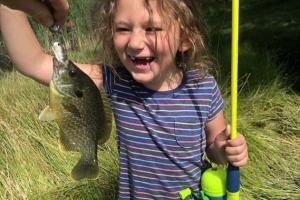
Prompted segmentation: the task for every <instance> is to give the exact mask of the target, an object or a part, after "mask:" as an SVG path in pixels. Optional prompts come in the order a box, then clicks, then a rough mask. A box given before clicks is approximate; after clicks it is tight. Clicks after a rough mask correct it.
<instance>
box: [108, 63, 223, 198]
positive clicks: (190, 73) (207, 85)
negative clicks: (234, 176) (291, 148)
mask: <svg viewBox="0 0 300 200" xmlns="http://www.w3.org/2000/svg"><path fill="white" fill-rule="evenodd" d="M103 80H104V81H103V82H104V83H103V84H104V88H105V90H106V92H107V94H108V95H109V96H110V98H111V101H112V107H113V111H114V116H115V120H116V127H117V141H118V149H119V155H120V158H119V159H120V176H119V199H120V200H128V199H131V200H132V199H138V200H140V199H141V200H143V199H164V200H168V199H170V200H176V199H180V198H179V191H181V190H183V189H185V188H190V189H192V191H194V192H196V191H198V190H199V180H200V176H201V166H202V165H203V162H204V158H203V156H204V152H205V148H206V138H205V131H204V128H205V124H206V123H207V122H208V121H210V120H212V119H213V118H214V117H215V116H216V115H217V114H218V113H219V112H220V111H222V110H223V107H224V104H223V99H222V97H221V95H220V91H219V88H218V86H217V83H216V81H215V79H214V78H213V76H211V75H207V76H206V77H204V78H203V77H201V76H200V73H199V71H198V70H196V69H195V70H187V71H185V72H184V77H183V81H182V83H181V85H180V86H179V87H178V88H176V89H174V90H171V91H164V92H158V91H153V90H150V89H148V88H145V87H144V86H143V85H141V84H139V83H137V82H136V81H134V80H133V78H132V77H131V75H130V74H129V73H128V72H127V71H126V70H125V69H123V68H120V69H118V71H117V75H116V74H114V73H113V72H112V71H111V69H110V68H109V67H107V66H104V67H103Z"/></svg>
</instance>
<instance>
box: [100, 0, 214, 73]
mask: <svg viewBox="0 0 300 200" xmlns="http://www.w3.org/2000/svg"><path fill="white" fill-rule="evenodd" d="M118 1H119V0H101V1H98V6H96V7H98V8H99V6H100V10H101V12H98V16H97V17H96V19H97V26H98V28H99V29H98V31H97V33H99V32H100V34H98V36H99V39H100V41H101V44H102V47H103V56H104V58H103V59H104V62H105V63H106V64H109V65H111V66H113V65H114V64H116V63H119V60H118V57H117V55H116V52H115V51H114V46H113V34H114V28H113V22H114V17H115V14H116V12H117V7H118ZM150 1H152V0H144V5H145V8H146V9H147V10H148V12H149V15H150V21H151V14H152V13H153V12H152V8H151V6H150V3H149V2H150ZM156 1H157V5H158V13H159V14H160V15H161V17H162V19H163V21H164V22H165V23H166V24H167V26H170V25H172V23H173V22H174V20H175V21H177V23H178V25H179V28H180V39H181V41H180V42H183V40H187V41H188V42H189V43H190V44H191V48H190V49H189V50H187V51H185V52H181V51H178V52H177V53H176V63H177V66H178V67H185V68H197V69H200V71H201V73H203V75H205V74H207V73H208V71H209V69H210V68H211V66H212V65H213V62H212V59H211V57H210V55H209V53H208V52H209V51H208V48H207V45H206V43H205V41H206V40H207V34H206V29H205V27H206V26H205V24H204V21H203V20H202V15H201V14H202V12H201V1H199V0H156ZM150 23H151V22H150Z"/></svg>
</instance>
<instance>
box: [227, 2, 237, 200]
mask: <svg viewBox="0 0 300 200" xmlns="http://www.w3.org/2000/svg"><path fill="white" fill-rule="evenodd" d="M238 47H239V0H232V35H231V132H230V139H235V138H236V137H237V99H238V55H239V52H238ZM226 186H227V200H238V199H239V191H240V170H239V168H238V167H234V166H232V165H231V164H229V165H228V168H227V178H226Z"/></svg>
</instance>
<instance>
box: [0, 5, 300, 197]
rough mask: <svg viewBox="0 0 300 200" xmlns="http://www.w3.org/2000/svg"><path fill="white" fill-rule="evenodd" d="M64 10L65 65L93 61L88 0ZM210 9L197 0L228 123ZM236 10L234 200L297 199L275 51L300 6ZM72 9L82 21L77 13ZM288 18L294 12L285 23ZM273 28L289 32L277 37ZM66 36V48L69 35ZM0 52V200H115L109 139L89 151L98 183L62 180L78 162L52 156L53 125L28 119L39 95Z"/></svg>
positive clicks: (219, 15) (288, 118)
mask: <svg viewBox="0 0 300 200" xmlns="http://www.w3.org/2000/svg"><path fill="white" fill-rule="evenodd" d="M70 2H71V6H72V7H71V11H72V13H71V16H72V18H71V19H72V20H78V21H76V23H78V24H79V25H78V26H76V33H77V37H76V38H77V41H78V44H79V46H78V48H77V49H75V50H74V51H71V50H70V58H71V59H73V60H75V61H79V62H90V61H93V62H100V61H101V56H99V55H101V49H99V44H98V43H97V41H95V40H94V39H93V36H92V35H93V31H90V32H89V30H90V28H91V26H90V24H89V23H86V22H87V21H88V19H89V16H88V15H89V14H88V13H89V12H87V10H88V6H90V5H91V3H92V2H93V1H92V0H89V1H87V4H85V5H84V3H82V2H81V1H78V2H77V1H75V0H71V1H70ZM212 2H213V1H206V6H207V7H206V8H207V10H206V11H207V14H208V16H209V21H208V23H209V25H210V28H211V29H210V31H211V33H213V34H212V37H211V39H212V47H213V51H212V53H213V55H214V57H215V58H216V61H217V63H218V70H217V71H218V73H217V79H218V80H219V82H220V88H221V90H222V93H223V95H224V99H225V103H226V113H225V114H226V118H227V119H228V121H229V120H230V87H229V83H230V35H229V33H230V28H229V25H230V23H229V21H230V19H229V17H230V16H229V14H230V9H228V5H227V4H220V3H219V4H218V3H212ZM241 2H242V4H241V9H242V13H241V39H240V57H239V102H238V103H239V104H238V106H239V108H238V109H239V110H238V129H239V131H240V132H242V133H243V134H244V135H245V136H246V139H247V142H248V147H249V157H250V159H249V163H248V165H247V166H245V167H243V168H242V169H241V199H243V200H254V199H262V200H281V199H291V200H298V199H300V157H299V152H300V96H299V93H297V91H294V90H293V89H292V85H291V83H292V82H291V79H292V77H291V76H290V74H287V73H286V71H285V67H286V66H287V63H289V64H290V62H288V61H287V60H285V59H282V57H280V56H281V55H282V54H280V52H284V51H288V49H293V48H294V46H296V45H297V44H298V43H297V41H296V40H295V39H294V38H296V37H293V36H295V35H296V33H297V31H298V32H299V30H300V29H299V24H296V25H295V24H293V23H294V22H293V20H296V21H297V20H298V19H299V15H300V14H299V12H296V11H295V10H297V9H298V8H299V3H298V1H295V0H289V1H279V0H276V4H275V3H273V4H272V5H273V6H270V2H271V1H270V0H266V1H263V2H262V1H257V0H247V1H241ZM272 2H273V1H272ZM77 3H78V5H77ZM268 3H269V4H268ZM85 6H87V7H85ZM78 10H84V12H85V14H84V15H80V14H77V13H78V12H79V11H78ZM80 12H81V11H80ZM289 13H293V19H292V21H290V20H289V19H290V18H291V15H290V14H289ZM77 15H80V17H78V16H77ZM82 16H83V17H82ZM272 16H274V17H272ZM269 19H272V21H270V20H269ZM80 20H81V21H80ZM268 21H270V23H267V22H268ZM282 27H288V29H284V30H285V31H284V32H283V31H281V30H282ZM35 30H36V32H37V34H38V36H39V39H40V41H41V42H42V43H43V46H44V47H45V48H46V49H48V50H49V41H50V40H49V38H48V33H47V30H45V29H44V28H41V27H37V26H35ZM89 33H91V34H89ZM257 33H259V34H257ZM271 33H274V34H271ZM289 34H290V36H289ZM45 36H46V37H45ZM65 37H66V40H67V41H68V40H69V37H67V36H65ZM266 38H270V39H266ZM283 41H285V42H286V44H285V43H284V42H283ZM284 46H286V47H289V48H287V49H286V48H283V47H284ZM1 47H2V44H1ZM298 47H299V45H298ZM0 50H1V51H0V55H1V62H0V69H1V70H0V94H1V97H0V199H1V200H2V199H3V200H7V199H11V200H19V199H33V200H35V199H45V200H52V199H69V200H73V199H84V200H90V199H91V200H92V199H101V200H102V199H103V200H112V199H116V195H117V189H118V185H117V180H118V155H117V147H116V144H115V140H114V139H115V138H114V136H112V137H111V140H110V141H109V142H108V143H107V144H106V145H105V146H103V147H101V148H100V149H99V151H98V152H99V155H98V158H99V165H100V176H99V178H98V179H96V180H91V181H80V182H76V181H73V180H72V179H71V178H70V175H69V173H70V171H71V169H72V167H73V166H74V165H75V163H76V162H77V160H78V155H77V154H73V153H70V152H62V151H60V150H58V141H57V137H58V133H57V131H58V127H57V125H56V124H55V123H42V122H40V121H38V120H37V117H38V115H39V113H40V111H41V110H42V109H43V108H44V107H45V106H46V105H47V102H48V90H47V88H46V87H44V86H41V85H39V84H37V83H36V82H34V81H32V80H30V79H28V78H25V77H24V76H22V75H20V74H19V73H17V72H15V71H14V70H13V68H12V66H11V65H10V61H9V59H8V58H7V55H6V54H5V51H4V49H3V47H2V48H0ZM295 52H296V51H295ZM292 53H293V51H291V55H292ZM296 63H297V62H296ZM295 66H296V65H295Z"/></svg>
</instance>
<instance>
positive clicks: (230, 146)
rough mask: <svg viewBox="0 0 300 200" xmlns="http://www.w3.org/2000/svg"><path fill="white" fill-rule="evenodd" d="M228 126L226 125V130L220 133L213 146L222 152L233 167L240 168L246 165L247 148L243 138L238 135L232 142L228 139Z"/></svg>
mask: <svg viewBox="0 0 300 200" xmlns="http://www.w3.org/2000/svg"><path fill="white" fill-rule="evenodd" d="M229 135H230V126H229V125H228V126H227V128H226V130H225V131H223V132H222V133H220V134H219V135H218V136H217V137H216V139H215V141H214V143H215V144H214V145H215V146H216V147H218V148H219V149H221V150H222V154H223V156H224V157H225V159H226V160H227V162H229V163H230V164H232V165H233V166H236V167H242V166H244V165H246V163H247V161H248V148H247V144H246V139H245V137H244V136H243V135H242V134H240V133H238V134H237V137H236V138H235V139H233V140H231V139H229Z"/></svg>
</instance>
